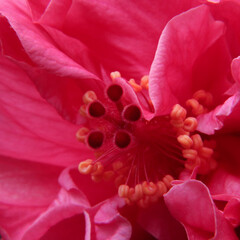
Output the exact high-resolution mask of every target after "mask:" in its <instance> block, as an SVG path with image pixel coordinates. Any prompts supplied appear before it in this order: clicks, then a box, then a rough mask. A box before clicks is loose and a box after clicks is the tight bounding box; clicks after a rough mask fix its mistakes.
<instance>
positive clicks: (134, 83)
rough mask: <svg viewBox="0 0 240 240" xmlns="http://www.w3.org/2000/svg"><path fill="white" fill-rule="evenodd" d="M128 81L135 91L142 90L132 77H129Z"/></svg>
mask: <svg viewBox="0 0 240 240" xmlns="http://www.w3.org/2000/svg"><path fill="white" fill-rule="evenodd" d="M128 83H129V84H130V85H131V86H132V88H133V90H134V91H135V92H141V91H142V87H141V86H140V85H139V84H137V83H136V82H135V80H134V79H133V78H131V79H130V80H129V81H128Z"/></svg>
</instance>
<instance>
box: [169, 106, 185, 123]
mask: <svg viewBox="0 0 240 240" xmlns="http://www.w3.org/2000/svg"><path fill="white" fill-rule="evenodd" d="M170 116H171V118H172V119H174V120H175V119H181V120H184V119H185V118H186V116H187V111H186V109H185V108H183V107H182V106H181V105H179V104H176V105H174V106H173V109H172V112H171V114H170Z"/></svg>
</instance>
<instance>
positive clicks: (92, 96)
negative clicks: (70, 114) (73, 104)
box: [82, 91, 97, 104]
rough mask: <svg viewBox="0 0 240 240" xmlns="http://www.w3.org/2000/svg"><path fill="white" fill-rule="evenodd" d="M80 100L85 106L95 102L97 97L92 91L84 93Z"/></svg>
mask: <svg viewBox="0 0 240 240" xmlns="http://www.w3.org/2000/svg"><path fill="white" fill-rule="evenodd" d="M82 99H83V102H84V103H85V104H89V103H91V102H93V101H95V100H97V95H96V93H95V92H94V91H87V92H85V93H84V95H83V97H82Z"/></svg>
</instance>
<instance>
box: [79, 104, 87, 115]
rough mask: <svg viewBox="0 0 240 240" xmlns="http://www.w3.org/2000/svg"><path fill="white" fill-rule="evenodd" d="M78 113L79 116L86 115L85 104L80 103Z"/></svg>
mask: <svg viewBox="0 0 240 240" xmlns="http://www.w3.org/2000/svg"><path fill="white" fill-rule="evenodd" d="M79 113H80V115H81V116H83V117H86V116H87V111H86V105H82V106H81V107H80V109H79Z"/></svg>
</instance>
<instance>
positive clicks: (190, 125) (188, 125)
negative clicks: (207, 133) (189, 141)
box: [183, 117, 198, 132]
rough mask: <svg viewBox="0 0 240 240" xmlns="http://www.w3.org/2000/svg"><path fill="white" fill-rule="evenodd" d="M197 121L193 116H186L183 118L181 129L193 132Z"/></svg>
mask: <svg viewBox="0 0 240 240" xmlns="http://www.w3.org/2000/svg"><path fill="white" fill-rule="evenodd" d="M197 125H198V122H197V119H196V118H194V117H188V118H186V119H185V120H184V125H183V129H184V130H185V131H188V132H194V131H195V130H196V128H197Z"/></svg>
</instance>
